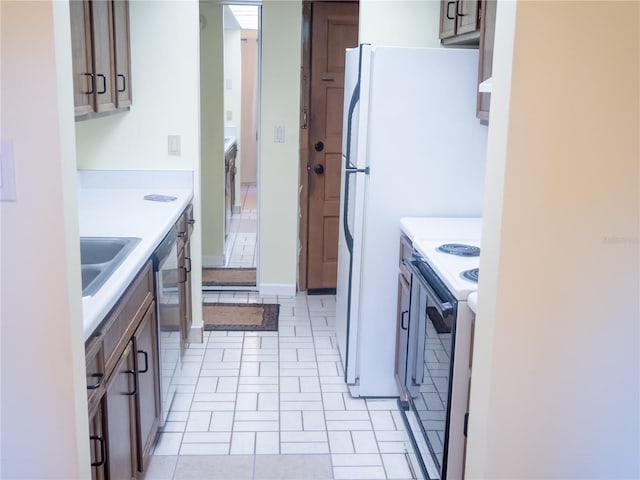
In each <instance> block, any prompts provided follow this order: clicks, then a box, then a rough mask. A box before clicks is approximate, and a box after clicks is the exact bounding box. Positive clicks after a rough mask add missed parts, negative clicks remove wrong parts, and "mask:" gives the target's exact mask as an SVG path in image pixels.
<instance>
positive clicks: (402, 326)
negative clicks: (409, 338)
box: [400, 310, 409, 330]
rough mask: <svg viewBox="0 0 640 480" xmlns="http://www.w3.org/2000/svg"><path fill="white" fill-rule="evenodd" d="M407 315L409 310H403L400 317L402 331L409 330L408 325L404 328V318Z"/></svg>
mask: <svg viewBox="0 0 640 480" xmlns="http://www.w3.org/2000/svg"><path fill="white" fill-rule="evenodd" d="M407 313H409V310H404V311H403V312H402V314H401V316H400V328H402V330H406V329H407V328H409V325H407V326H406V327H405V326H404V317H405V315H406V314H407Z"/></svg>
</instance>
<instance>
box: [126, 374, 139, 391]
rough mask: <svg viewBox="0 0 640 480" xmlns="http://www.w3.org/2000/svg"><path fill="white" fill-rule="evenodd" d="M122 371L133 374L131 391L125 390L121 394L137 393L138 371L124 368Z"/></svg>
mask: <svg viewBox="0 0 640 480" xmlns="http://www.w3.org/2000/svg"><path fill="white" fill-rule="evenodd" d="M124 373H128V374H129V375H133V391H132V392H125V393H124V394H123V395H135V394H136V393H138V373H137V372H136V371H135V370H125V372H124Z"/></svg>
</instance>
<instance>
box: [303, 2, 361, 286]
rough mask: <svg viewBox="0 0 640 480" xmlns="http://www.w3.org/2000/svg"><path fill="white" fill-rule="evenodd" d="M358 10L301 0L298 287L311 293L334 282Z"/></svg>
mask: <svg viewBox="0 0 640 480" xmlns="http://www.w3.org/2000/svg"><path fill="white" fill-rule="evenodd" d="M358 14H359V11H358V3H357V2H322V1H318V2H316V1H305V2H303V25H304V26H303V30H304V31H305V32H309V33H308V34H306V35H305V36H304V38H303V83H302V112H303V115H302V116H303V125H302V130H301V145H302V148H301V166H300V167H301V171H302V172H303V174H302V175H301V187H302V188H301V195H300V205H301V219H300V244H301V249H300V257H299V265H300V269H299V272H300V273H299V278H298V288H299V289H300V290H307V291H308V292H309V293H312V294H313V293H333V292H335V288H336V277H337V264H338V231H339V228H338V221H339V217H340V212H339V208H340V182H341V176H342V175H341V174H342V110H343V98H344V91H343V85H344V63H345V49H347V48H352V47H356V46H357V45H358ZM305 172H306V175H305Z"/></svg>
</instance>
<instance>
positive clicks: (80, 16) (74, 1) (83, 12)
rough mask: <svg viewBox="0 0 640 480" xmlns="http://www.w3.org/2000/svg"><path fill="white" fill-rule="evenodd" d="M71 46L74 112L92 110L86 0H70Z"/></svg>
mask: <svg viewBox="0 0 640 480" xmlns="http://www.w3.org/2000/svg"><path fill="white" fill-rule="evenodd" d="M69 9H70V13H71V46H72V61H73V105H74V107H75V114H76V116H78V115H85V114H87V113H91V112H93V111H94V104H93V97H94V96H93V92H94V90H95V76H94V72H93V55H92V48H93V47H92V45H91V7H90V6H89V1H88V0H71V1H70V2H69Z"/></svg>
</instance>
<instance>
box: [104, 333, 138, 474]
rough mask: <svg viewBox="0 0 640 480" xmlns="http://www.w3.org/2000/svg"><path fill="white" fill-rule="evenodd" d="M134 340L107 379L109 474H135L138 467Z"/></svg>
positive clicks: (105, 400) (105, 401) (106, 405)
mask: <svg viewBox="0 0 640 480" xmlns="http://www.w3.org/2000/svg"><path fill="white" fill-rule="evenodd" d="M136 375H137V374H136V371H135V365H134V358H133V343H132V342H129V345H128V346H127V348H126V349H125V351H124V353H123V354H122V357H121V358H120V361H119V362H118V363H117V364H116V367H115V369H114V371H113V373H112V375H111V377H110V378H109V380H107V386H106V390H107V391H106V394H105V396H104V405H105V410H106V426H107V473H108V475H109V478H111V479H113V480H116V479H123V480H124V479H130V478H134V477H135V474H136V471H137V469H138V467H137V461H136V453H135V442H134V439H135V438H136V430H135V403H134V400H135V395H136V393H137V383H138V382H137V379H136Z"/></svg>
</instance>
